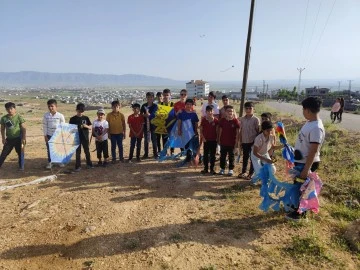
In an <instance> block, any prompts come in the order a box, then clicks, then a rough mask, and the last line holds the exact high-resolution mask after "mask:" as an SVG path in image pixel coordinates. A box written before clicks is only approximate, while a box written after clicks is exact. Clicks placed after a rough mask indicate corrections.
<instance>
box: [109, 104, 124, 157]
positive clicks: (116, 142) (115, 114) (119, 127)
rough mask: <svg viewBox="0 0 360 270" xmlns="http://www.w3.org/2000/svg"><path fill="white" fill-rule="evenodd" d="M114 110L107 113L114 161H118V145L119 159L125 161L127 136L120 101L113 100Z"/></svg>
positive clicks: (112, 106)
mask: <svg viewBox="0 0 360 270" xmlns="http://www.w3.org/2000/svg"><path fill="white" fill-rule="evenodd" d="M111 108H112V112H111V113H108V114H107V115H106V121H108V123H109V136H110V141H111V158H112V161H111V162H112V163H113V164H115V163H116V146H117V147H118V148H119V161H120V162H124V148H123V140H124V139H125V137H126V125H125V116H124V115H123V114H122V113H121V112H120V102H119V101H118V100H114V101H113V102H111Z"/></svg>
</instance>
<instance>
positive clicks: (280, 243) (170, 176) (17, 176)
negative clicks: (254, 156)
mask: <svg viewBox="0 0 360 270" xmlns="http://www.w3.org/2000/svg"><path fill="white" fill-rule="evenodd" d="M20 102H21V103H23V104H24V106H19V107H17V108H18V112H19V113H20V114H22V115H24V117H25V118H26V120H27V127H28V136H27V140H28V144H27V146H26V165H25V171H24V172H19V171H18V170H17V164H16V162H17V157H16V154H15V152H13V153H12V154H11V155H10V156H9V157H8V159H7V160H6V162H5V164H4V165H3V167H2V168H1V169H0V185H13V184H18V183H26V182H30V181H32V180H34V179H38V178H40V177H43V176H48V175H53V174H56V175H57V176H58V178H57V180H55V181H53V182H45V183H42V184H39V185H30V186H24V187H19V188H16V189H10V190H5V191H0V200H1V205H0V211H1V219H0V228H1V232H2V233H1V236H0V269H11V270H13V269H202V270H210V269H359V268H360V255H359V248H360V247H359V242H358V241H359V227H360V226H357V227H356V223H355V220H356V219H359V218H360V206H359V201H360V186H359V185H360V184H359V183H360V179H359V178H360V177H359V175H360V154H359V153H360V144H359V143H358V142H359V139H360V134H358V133H350V132H347V131H346V130H340V129H337V128H336V127H334V126H330V125H326V131H327V137H326V143H325V145H324V146H323V148H322V158H323V159H322V160H323V161H322V165H321V168H320V170H319V175H320V177H321V178H322V179H323V181H324V188H323V190H322V196H321V205H322V207H321V210H320V213H319V214H318V215H311V216H310V218H309V221H308V222H302V223H299V224H297V223H296V224H295V223H291V222H287V221H285V220H284V215H285V213H284V212H268V213H264V212H262V211H261V210H259V209H258V206H259V204H260V202H261V198H260V196H259V186H255V187H253V186H250V185H249V182H248V181H246V180H243V179H238V178H237V177H222V176H218V175H216V176H201V174H200V170H201V167H198V168H195V167H183V168H177V167H176V163H175V162H173V161H167V162H162V163H159V162H157V161H155V160H152V159H149V160H146V161H143V162H141V163H132V164H130V163H118V164H114V165H111V166H109V167H107V168H102V167H98V168H95V169H88V170H87V169H83V170H82V171H81V172H79V173H75V174H70V173H69V171H70V170H72V169H73V168H74V161H72V162H71V163H70V164H68V165H67V166H66V167H65V168H64V169H61V168H59V167H54V169H53V170H52V171H50V170H46V169H44V167H45V165H46V161H47V160H46V147H45V143H44V139H43V136H42V125H41V122H42V115H43V113H44V112H45V110H46V104H45V102H46V101H45V100H34V99H30V98H28V99H26V98H25V99H22V100H16V101H15V103H20ZM3 104H4V103H0V106H1V112H3V113H4V109H3ZM74 107H75V105H69V104H59V111H60V112H62V113H63V114H65V117H66V120H67V121H68V120H69V118H70V117H71V116H72V115H74V114H75V111H74V109H75V108H74ZM265 110H267V108H266V106H265V105H262V104H260V105H259V106H257V113H258V114H261V113H262V112H263V111H265ZM107 111H109V109H108V110H107ZM122 111H123V113H124V114H125V115H126V116H128V115H129V114H130V108H123V109H122ZM95 114H96V111H89V112H86V115H88V116H89V117H90V119H91V120H93V119H94V118H95ZM274 115H275V118H276V119H280V118H281V119H282V120H283V121H284V123H285V124H286V129H287V133H288V137H289V141H290V143H291V144H292V145H293V144H294V140H295V137H296V134H297V132H298V130H299V128H300V127H301V125H302V121H303V120H302V119H290V118H289V116H286V115H276V113H274ZM124 147H125V151H124V154H125V157H127V156H128V148H129V139H128V138H126V140H125V141H124ZM93 149H94V142H93V144H92V146H91V148H90V150H93ZM150 153H151V151H150ZM278 157H279V158H278V159H279V161H278V163H277V166H278V171H279V174H278V175H279V178H281V177H285V174H284V162H282V160H281V158H280V153H278ZM92 160H93V161H96V155H95V153H94V152H92ZM240 166H241V164H236V171H237V170H238V168H240ZM83 167H84V161H83ZM216 169H217V170H218V169H219V167H218V164H217V168H216ZM352 224H353V226H355V229H354V230H351V229H349V228H350V227H351V225H352ZM357 225H359V223H357Z"/></svg>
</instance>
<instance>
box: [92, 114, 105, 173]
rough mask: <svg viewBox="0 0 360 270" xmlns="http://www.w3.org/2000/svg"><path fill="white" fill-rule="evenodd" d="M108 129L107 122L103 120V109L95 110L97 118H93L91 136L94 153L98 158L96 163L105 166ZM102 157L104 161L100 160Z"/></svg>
mask: <svg viewBox="0 0 360 270" xmlns="http://www.w3.org/2000/svg"><path fill="white" fill-rule="evenodd" d="M108 130H109V123H108V121H106V120H105V111H104V109H99V110H98V111H97V119H96V120H94V122H93V126H92V136H93V137H95V145H96V155H97V158H98V160H99V161H98V165H99V166H101V165H102V166H104V167H106V166H107V165H108V159H109V148H108V137H109V136H108ZM102 156H103V157H104V162H103V161H102Z"/></svg>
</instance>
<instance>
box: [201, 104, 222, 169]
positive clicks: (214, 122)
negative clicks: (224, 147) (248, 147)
mask: <svg viewBox="0 0 360 270" xmlns="http://www.w3.org/2000/svg"><path fill="white" fill-rule="evenodd" d="M205 110H206V116H205V117H203V118H202V119H201V124H200V136H201V141H203V142H204V169H203V170H202V171H201V173H202V174H206V173H208V172H209V156H210V173H211V174H216V172H215V171H214V166H215V153H216V145H217V141H216V140H217V137H218V126H219V120H218V119H217V118H215V117H214V110H213V107H212V106H211V105H208V106H206V108H205Z"/></svg>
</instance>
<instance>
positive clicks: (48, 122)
mask: <svg viewBox="0 0 360 270" xmlns="http://www.w3.org/2000/svg"><path fill="white" fill-rule="evenodd" d="M47 106H48V109H49V111H48V112H47V113H45V114H44V117H43V132H44V139H45V143H46V150H47V156H48V164H47V166H46V169H51V168H52V163H51V157H50V148H49V140H50V139H51V137H52V136H53V135H54V132H55V130H56V128H57V126H58V125H59V124H61V123H65V117H64V115H63V114H61V113H59V112H58V111H57V101H56V100H55V99H49V100H48V101H47ZM60 167H64V164H60Z"/></svg>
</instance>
